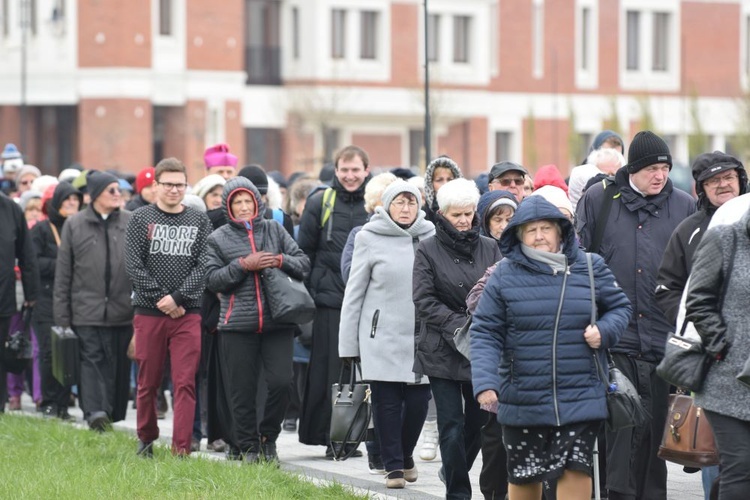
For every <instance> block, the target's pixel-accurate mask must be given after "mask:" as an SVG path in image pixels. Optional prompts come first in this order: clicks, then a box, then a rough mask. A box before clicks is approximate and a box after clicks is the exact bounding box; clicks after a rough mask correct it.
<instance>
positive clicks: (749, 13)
mask: <svg viewBox="0 0 750 500" xmlns="http://www.w3.org/2000/svg"><path fill="white" fill-rule="evenodd" d="M738 62H739V65H740V85H741V86H742V88H743V89H745V90H748V89H750V0H744V1H743V2H742V5H741V8H740V60H739V61H738Z"/></svg>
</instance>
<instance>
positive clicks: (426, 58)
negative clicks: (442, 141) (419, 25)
mask: <svg viewBox="0 0 750 500" xmlns="http://www.w3.org/2000/svg"><path fill="white" fill-rule="evenodd" d="M429 26H430V24H429V14H428V8H427V0H424V157H425V166H426V165H428V164H429V163H430V159H431V152H432V149H431V145H430V139H431V137H432V131H431V130H430V55H429V38H428V34H429V29H430V28H429Z"/></svg>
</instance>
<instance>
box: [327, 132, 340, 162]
mask: <svg viewBox="0 0 750 500" xmlns="http://www.w3.org/2000/svg"><path fill="white" fill-rule="evenodd" d="M340 135H341V134H340V131H339V129H337V128H332V127H328V126H325V125H324V126H323V162H324V163H331V162H332V161H333V156H334V155H335V154H336V151H338V149H339V147H340V146H339V142H340V138H339V136H340Z"/></svg>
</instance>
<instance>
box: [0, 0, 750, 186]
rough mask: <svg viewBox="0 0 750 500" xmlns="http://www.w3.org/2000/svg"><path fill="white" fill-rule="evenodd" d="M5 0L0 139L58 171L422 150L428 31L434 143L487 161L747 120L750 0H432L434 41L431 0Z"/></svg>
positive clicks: (391, 159)
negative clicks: (213, 148)
mask: <svg viewBox="0 0 750 500" xmlns="http://www.w3.org/2000/svg"><path fill="white" fill-rule="evenodd" d="M22 6H26V9H27V12H28V15H27V16H26V17H27V23H26V26H27V29H26V37H25V38H26V41H25V43H24V42H23V38H24V37H23V36H22V35H23V33H22V32H23V30H22V29H21V17H22V16H21V12H22ZM0 16H2V22H1V23H0V62H2V72H0V142H1V143H4V142H16V143H17V144H19V143H21V141H22V139H23V141H24V142H25V151H24V152H25V153H26V154H27V157H28V161H30V162H32V163H34V164H37V165H38V166H40V167H41V168H42V169H43V170H45V171H46V172H49V173H55V172H58V171H60V170H61V169H62V168H65V167H66V166H67V165H68V164H69V163H71V162H74V161H77V162H80V163H81V164H83V165H84V166H86V167H93V168H110V167H111V168H119V169H121V170H127V171H137V170H139V169H140V168H142V167H143V166H145V165H151V164H153V163H154V162H156V161H158V159H159V158H161V157H164V156H177V157H179V158H181V159H183V160H184V161H185V163H186V164H187V165H188V166H189V168H190V171H191V178H192V179H193V180H195V178H197V177H198V176H200V175H201V174H202V153H203V149H204V148H205V146H206V145H209V144H213V143H216V142H220V141H225V142H228V143H229V144H230V145H231V147H232V150H233V152H234V153H235V154H237V155H238V156H239V157H240V158H241V162H243V163H250V162H256V163H261V164H263V165H264V166H265V167H266V168H267V169H269V170H272V169H279V170H282V171H283V172H286V173H291V172H292V171H295V170H316V169H318V168H320V166H321V164H322V163H323V161H325V159H327V158H330V156H331V153H332V152H333V151H334V150H335V149H336V148H338V147H340V146H343V145H345V144H348V143H356V144H358V145H360V146H362V147H364V148H365V149H367V150H368V151H369V153H370V155H371V158H372V163H373V165H374V166H375V167H386V166H388V167H390V166H406V165H419V164H420V163H422V162H423V160H424V153H423V151H422V144H423V134H424V122H423V113H424V98H423V85H424V83H423V82H424V68H423V60H424V56H425V50H426V51H427V55H428V58H429V60H430V81H431V99H430V105H431V110H432V116H433V129H432V132H433V138H432V149H433V151H432V156H435V155H438V154H448V155H450V156H452V157H453V158H455V159H456V160H457V161H458V163H459V164H460V165H461V166H462V168H463V169H464V170H465V171H467V172H469V174H472V175H475V174H478V173H480V172H482V171H485V170H486V169H487V168H488V166H489V165H491V164H492V163H494V162H495V161H496V160H498V159H512V160H515V161H520V162H523V163H524V164H525V165H527V166H528V167H530V169H531V170H532V171H533V170H535V169H536V168H537V167H538V166H540V165H544V164H547V163H555V164H557V165H558V166H560V167H561V169H562V170H566V169H567V168H568V167H569V166H570V165H574V164H577V163H579V162H580V160H582V159H583V156H585V151H586V149H587V147H588V144H589V143H590V142H591V139H592V137H593V135H595V134H596V133H597V132H599V131H600V130H602V129H603V128H614V129H616V130H618V131H619V132H620V133H621V134H622V135H623V137H624V138H625V140H626V142H628V143H629V139H630V137H632V136H633V135H634V134H635V132H636V131H637V130H638V129H639V128H640V127H641V126H649V127H652V128H653V129H654V130H656V131H658V132H659V133H660V134H662V135H663V136H664V137H666V138H667V140H668V141H669V142H670V145H671V147H672V149H673V153H674V156H675V158H677V159H679V160H682V161H683V162H687V161H689V159H690V157H691V156H694V155H695V154H696V152H700V151H703V150H708V149H722V150H729V151H734V152H735V153H737V154H743V155H744V149H745V147H746V146H745V143H746V142H747V141H745V140H744V138H745V137H750V121H748V119H747V118H746V115H747V114H748V110H747V109H746V105H745V103H746V102H750V100H748V99H747V98H745V97H744V96H745V92H746V90H747V89H748V85H750V81H749V79H748V74H749V73H750V51H749V50H748V45H750V40H749V35H750V33H748V26H749V25H750V0H691V1H687V0H684V1H683V0H659V1H658V2H655V1H653V0H463V1H461V2H456V1H454V0H429V17H428V20H427V24H428V27H429V30H428V36H427V40H426V44H425V36H424V33H425V24H424V11H423V1H422V0H221V1H215V0H214V1H209V0H128V1H127V2H125V1H122V0H78V1H74V0H0ZM24 47H25V53H26V57H25V60H26V72H25V73H26V78H25V83H24V82H23V80H24V79H23V78H22V73H23V72H22V71H21V67H22V60H23V59H24V57H23V56H22V54H23V53H24ZM22 89H23V90H22ZM22 94H25V97H23V98H22ZM22 99H23V100H24V101H25V106H23V110H24V111H22V106H21V102H22ZM22 114H23V115H25V123H26V126H25V133H23V134H22V133H21V126H20V124H21V122H22V119H21V116H22ZM22 136H23V137H22Z"/></svg>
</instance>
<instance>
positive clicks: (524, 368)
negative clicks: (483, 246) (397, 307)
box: [470, 196, 631, 427]
mask: <svg viewBox="0 0 750 500" xmlns="http://www.w3.org/2000/svg"><path fill="white" fill-rule="evenodd" d="M541 219H548V220H555V221H557V222H558V223H559V224H560V226H561V227H562V232H563V234H562V240H563V250H562V251H563V253H564V254H565V256H566V257H567V265H568V271H567V272H563V273H558V272H555V271H553V270H552V268H551V267H550V266H549V265H547V264H542V263H541V262H538V261H535V260H531V259H529V258H528V257H527V256H526V255H525V254H524V253H523V252H522V251H521V242H520V241H519V240H518V238H517V237H516V228H517V227H519V226H521V225H522V224H525V223H527V222H531V221H535V220H541ZM500 250H501V252H502V253H503V255H504V256H505V258H504V259H503V260H502V261H500V263H499V264H498V267H497V269H496V270H495V272H494V273H493V274H492V277H491V278H490V279H489V281H488V283H487V286H486V288H485V290H484V293H483V294H482V298H481V299H480V301H479V305H478V306H477V309H476V311H475V312H474V319H473V323H472V327H471V333H470V335H471V369H472V382H473V386H474V394H475V395H478V394H480V393H481V392H483V391H485V390H488V389H490V390H494V391H496V392H497V394H498V400H499V412H498V421H499V422H500V423H501V424H503V425H510V426H524V427H527V426H561V425H567V424H571V423H575V422H585V421H591V420H603V419H605V418H606V417H607V405H606V401H605V384H604V383H603V382H602V380H601V378H602V377H601V376H600V372H599V370H598V369H597V364H596V362H595V358H594V351H592V349H591V348H590V347H589V346H588V344H587V343H586V341H585V340H584V337H583V332H584V330H585V328H586V327H587V326H588V325H589V324H590V322H591V321H590V320H591V291H590V290H591V289H590V286H589V275H588V266H587V264H586V254H585V253H584V252H582V251H579V250H578V246H577V244H576V240H575V234H574V230H573V227H572V225H571V224H570V222H569V221H568V220H567V219H566V218H565V217H564V216H563V215H562V214H561V213H560V212H559V210H557V209H556V208H555V207H554V206H553V205H552V204H550V203H549V202H547V201H546V200H544V199H542V197H541V196H534V197H530V198H528V199H526V200H525V201H524V202H523V203H521V205H520V206H519V207H518V211H517V212H516V214H515V215H514V217H513V220H512V221H511V223H510V225H509V226H508V227H507V228H506V230H505V231H504V232H503V235H502V237H501V239H500ZM592 257H593V268H594V280H595V289H596V305H597V309H598V321H597V325H598V326H599V330H600V332H601V335H602V348H603V349H607V348H610V347H612V346H613V345H615V344H616V343H617V341H618V340H619V338H620V336H621V335H622V333H623V332H624V331H625V328H626V327H627V325H628V320H629V319H630V314H631V306H630V302H629V301H628V299H627V297H626V296H625V293H623V291H622V290H621V289H620V287H619V285H618V284H617V282H616V281H615V278H614V276H613V274H612V273H611V272H610V270H609V269H608V268H607V266H606V264H604V260H603V259H602V258H601V257H600V256H598V255H593V256H592ZM599 364H600V365H601V366H602V368H603V369H604V370H605V371H606V369H607V368H606V366H607V365H606V361H605V358H604V356H603V353H602V352H600V353H599Z"/></svg>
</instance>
